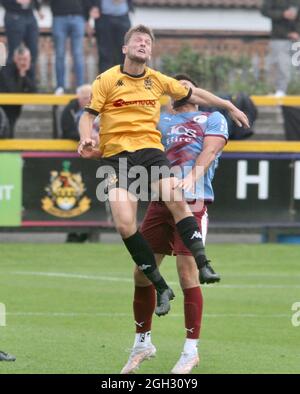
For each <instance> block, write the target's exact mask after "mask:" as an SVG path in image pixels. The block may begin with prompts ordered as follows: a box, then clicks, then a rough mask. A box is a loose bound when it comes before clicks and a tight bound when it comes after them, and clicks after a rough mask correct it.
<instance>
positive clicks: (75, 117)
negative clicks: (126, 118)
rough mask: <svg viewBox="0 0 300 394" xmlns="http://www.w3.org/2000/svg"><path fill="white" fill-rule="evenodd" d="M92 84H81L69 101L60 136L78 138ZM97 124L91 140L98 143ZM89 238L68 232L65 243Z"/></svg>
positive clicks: (82, 234)
mask: <svg viewBox="0 0 300 394" xmlns="http://www.w3.org/2000/svg"><path fill="white" fill-rule="evenodd" d="M91 96H92V86H91V85H82V86H80V87H79V88H78V89H77V98H75V99H73V100H71V101H70V103H69V104H68V105H67V106H66V107H65V109H64V110H63V113H62V116H61V129H62V138H63V139H68V140H75V141H79V140H80V135H79V120H80V117H81V115H82V114H83V112H84V109H85V107H86V106H87V105H88V104H89V103H90V101H91ZM98 134H99V124H95V125H94V130H93V136H92V138H93V140H95V143H96V145H98V144H99V136H98ZM88 239H89V234H88V233H68V235H67V239H66V242H67V243H83V242H85V241H87V240H88Z"/></svg>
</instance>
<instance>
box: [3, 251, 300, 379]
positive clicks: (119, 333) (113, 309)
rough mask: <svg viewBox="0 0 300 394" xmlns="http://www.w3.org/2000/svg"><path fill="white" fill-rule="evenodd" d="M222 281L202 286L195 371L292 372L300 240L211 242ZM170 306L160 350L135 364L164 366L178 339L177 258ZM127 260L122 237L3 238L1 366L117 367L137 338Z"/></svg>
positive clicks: (173, 356) (167, 266)
mask: <svg viewBox="0 0 300 394" xmlns="http://www.w3.org/2000/svg"><path fill="white" fill-rule="evenodd" d="M208 252H209V256H210V257H211V258H212V260H213V266H214V267H215V268H216V270H217V271H218V272H220V273H221V274H222V282H221V284H220V285H216V286H212V287H204V288H203V293H204V300H205V310H204V319H203V325H202V333H201V344H200V353H201V365H200V367H199V368H197V369H195V371H194V373H209V374H214V373H299V372H300V353H299V343H300V327H298V328H296V327H293V325H292V323H291V319H292V314H293V312H292V310H291V307H292V304H294V303H295V302H300V280H299V279H300V248H299V246H284V245H209V247H208ZM162 272H163V273H164V275H165V277H166V278H167V279H168V281H170V282H173V284H172V287H173V288H174V290H175V292H176V299H175V301H174V302H173V303H172V310H171V312H170V314H169V315H168V316H166V317H162V318H157V317H155V318H154V322H153V331H152V338H153V343H154V344H155V345H156V347H157V349H158V353H157V357H156V358H155V359H154V360H152V361H151V362H145V363H144V364H143V365H142V366H141V368H140V370H139V372H140V373H146V374H155V373H162V374H164V373H169V371H170V370H171V368H172V367H173V365H174V364H175V362H176V361H177V359H178V357H179V355H180V352H181V351H182V346H183V343H184V337H185V330H184V324H183V308H182V301H183V298H182V294H181V291H180V288H179V286H178V284H177V283H178V280H177V274H176V269H175V264H174V260H173V259H172V258H168V259H166V261H165V263H164V264H163V266H162ZM131 273H132V263H131V261H130V258H129V256H128V255H127V252H126V251H125V249H124V247H123V246H122V245H101V244H98V245H95V244H87V245H36V244H35V245H28V244H27V245H22V244H21V245H20V244H18V245H4V244H1V245H0V303H3V304H5V305H6V311H7V326H6V327H0V349H1V350H4V351H9V352H11V353H13V354H15V355H16V356H17V361H16V362H15V363H5V362H1V363H0V374H4V373H9V374H10V373H12V374H13V373H26V374H31V373H61V374H64V373H97V374H103V373H119V371H120V370H121V368H122V366H123V364H124V363H125V362H126V360H127V357H128V354H129V353H128V350H129V349H130V347H131V346H132V343H133V339H134V324H133V321H132V316H131V305H132V294H133V284H132V280H131Z"/></svg>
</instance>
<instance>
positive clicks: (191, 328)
mask: <svg viewBox="0 0 300 394" xmlns="http://www.w3.org/2000/svg"><path fill="white" fill-rule="evenodd" d="M183 294H184V317H185V328H186V337H187V339H198V338H199V336H200V328H201V321H202V313H203V296H202V292H201V289H200V287H193V288H192V289H184V290H183Z"/></svg>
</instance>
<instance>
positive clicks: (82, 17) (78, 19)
mask: <svg viewBox="0 0 300 394" xmlns="http://www.w3.org/2000/svg"><path fill="white" fill-rule="evenodd" d="M90 1H91V0H50V6H51V10H52V13H53V27H52V30H53V39H54V46H55V56H56V60H55V67H56V84H57V86H56V91H55V93H56V94H63V93H64V90H65V58H66V42H67V39H68V38H70V39H71V50H72V55H73V61H74V71H75V76H76V86H81V85H83V84H84V51H83V49H84V34H85V26H86V21H87V19H88V17H89V11H90V8H91V6H90Z"/></svg>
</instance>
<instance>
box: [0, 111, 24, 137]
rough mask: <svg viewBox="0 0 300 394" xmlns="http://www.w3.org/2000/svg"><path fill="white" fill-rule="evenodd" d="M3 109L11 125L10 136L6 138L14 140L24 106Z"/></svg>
mask: <svg viewBox="0 0 300 394" xmlns="http://www.w3.org/2000/svg"><path fill="white" fill-rule="evenodd" d="M1 107H2V108H3V110H4V112H5V113H6V116H7V119H8V123H9V130H8V133H7V134H8V135H7V136H6V137H7V138H14V136H15V127H16V123H17V120H18V119H19V117H20V115H21V112H22V105H2V106H1Z"/></svg>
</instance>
